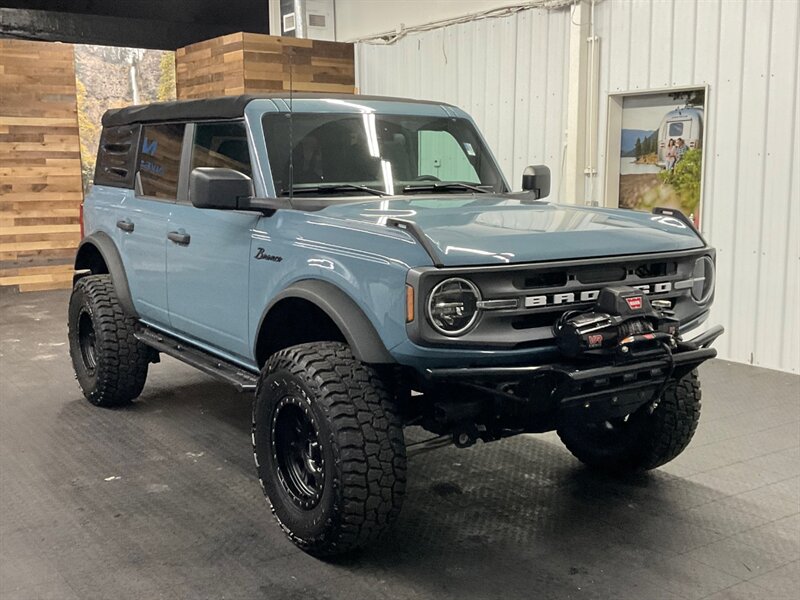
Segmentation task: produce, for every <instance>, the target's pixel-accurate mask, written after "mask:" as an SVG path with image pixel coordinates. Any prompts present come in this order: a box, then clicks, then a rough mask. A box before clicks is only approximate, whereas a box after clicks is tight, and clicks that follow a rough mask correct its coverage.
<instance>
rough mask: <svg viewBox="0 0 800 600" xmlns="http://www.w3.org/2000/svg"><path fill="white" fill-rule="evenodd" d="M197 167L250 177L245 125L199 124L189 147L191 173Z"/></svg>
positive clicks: (238, 123) (250, 170) (236, 123)
mask: <svg viewBox="0 0 800 600" xmlns="http://www.w3.org/2000/svg"><path fill="white" fill-rule="evenodd" d="M197 167H217V168H224V169H233V170H235V171H239V172H241V173H244V174H245V175H247V176H248V177H249V176H250V175H251V174H252V168H251V167H250V150H249V149H248V147H247V131H246V130H245V127H244V123H241V122H235V123H198V124H197V125H196V126H195V130H194V142H193V144H192V169H196V168H197Z"/></svg>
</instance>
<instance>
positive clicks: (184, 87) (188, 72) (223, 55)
mask: <svg viewBox="0 0 800 600" xmlns="http://www.w3.org/2000/svg"><path fill="white" fill-rule="evenodd" d="M175 63H176V82H177V91H178V99H181V100H182V99H186V98H209V97H213V96H233V95H236V94H250V93H258V92H277V91H282V90H288V89H289V80H290V66H291V80H292V88H293V89H294V91H297V92H331V93H340V94H352V93H354V92H355V62H354V50H353V44H344V43H340V42H323V41H318V40H305V39H297V38H291V37H276V36H269V35H262V34H256V33H232V34H230V35H224V36H222V37H218V38H214V39H211V40H206V41H205V42H200V43H197V44H192V45H191V46H186V47H185V48H179V49H178V51H177V53H176V56H175Z"/></svg>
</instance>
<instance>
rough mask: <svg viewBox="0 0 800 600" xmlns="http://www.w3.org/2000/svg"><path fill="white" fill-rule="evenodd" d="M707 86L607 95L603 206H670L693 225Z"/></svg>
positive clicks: (699, 182) (645, 208)
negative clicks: (604, 198)
mask: <svg viewBox="0 0 800 600" xmlns="http://www.w3.org/2000/svg"><path fill="white" fill-rule="evenodd" d="M707 95H708V87H707V86H704V87H692V88H674V89H667V90H653V91H647V92H636V93H631V94H615V95H612V96H610V97H609V115H608V140H607V153H606V156H607V160H606V178H605V181H606V204H607V205H608V206H616V207H619V208H627V209H631V210H642V211H647V212H651V211H652V210H653V209H654V208H655V207H657V206H661V207H666V208H676V209H678V210H680V211H681V212H683V213H684V214H685V215H686V216H688V217H689V218H691V219H692V220H693V221H694V223H695V225H696V226H697V227H698V228H699V227H700V222H701V214H702V196H703V146H704V141H705V130H706V119H707V113H706V98H707Z"/></svg>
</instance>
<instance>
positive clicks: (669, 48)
mask: <svg viewBox="0 0 800 600" xmlns="http://www.w3.org/2000/svg"><path fill="white" fill-rule="evenodd" d="M595 33H596V35H598V36H600V39H601V53H602V55H601V61H600V98H601V103H600V119H599V123H600V131H599V135H598V139H599V148H598V150H599V156H600V161H599V164H600V165H603V164H604V160H605V139H606V113H607V102H606V100H607V98H608V94H614V93H619V92H624V91H637V90H644V89H652V88H664V87H671V86H673V87H674V86H695V85H697V86H702V85H705V84H708V86H709V93H708V98H707V99H706V126H707V131H706V147H705V150H704V159H705V161H706V165H705V181H704V197H703V202H704V208H703V215H702V216H703V224H702V228H703V232H704V234H705V235H706V237H707V238H708V240H709V242H710V243H711V244H712V245H713V246H715V247H716V248H717V269H718V274H717V275H718V277H717V292H716V299H715V303H714V310H713V314H712V319H713V320H714V321H715V322H720V323H722V324H723V325H725V328H726V330H727V332H726V334H725V336H724V337H722V338H721V339H720V340H719V342H717V344H716V347H717V348H718V349H719V351H720V355H721V356H723V357H726V358H730V359H732V360H735V361H738V362H745V363H752V364H756V365H761V366H765V367H770V368H776V369H782V370H786V371H794V372H798V370H800V349H799V348H800V314H799V313H800V309H799V308H798V306H800V305H799V304H798V303H799V302H800V294H798V287H799V286H800V281H798V269H799V267H798V264H799V263H800V240H799V239H798V228H799V226H800V221H798V216H800V215H798V209H800V175H799V174H798V169H800V133H799V131H798V130H799V128H800V114H798V113H799V111H800V109H798V101H800V97H799V96H798V86H799V85H800V75H798V65H799V64H800V62H798V61H799V60H800V58H799V57H798V40H800V3H798V2H795V1H781V0H777V1H770V0H758V1H756V0H751V1H749V2H741V1H735V0H734V1H731V0H724V1H723V0H717V1H708V0H704V1H701V2H689V1H685V0H681V1H673V0H653V1H652V2H649V1H648V2H618V1H612V2H603V3H601V4H598V5H597V7H596V9H595ZM602 176H603V173H602V172H601V173H600V178H601V179H602ZM595 189H598V190H602V189H603V185H602V181H601V182H599V185H596V186H595ZM597 199H598V200H599V201H601V202H602V198H599V197H598V198H597Z"/></svg>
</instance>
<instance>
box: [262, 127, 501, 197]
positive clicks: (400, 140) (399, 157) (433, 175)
mask: <svg viewBox="0 0 800 600" xmlns="http://www.w3.org/2000/svg"><path fill="white" fill-rule="evenodd" d="M262 122H263V127H264V136H265V138H266V142H267V155H268V157H269V164H270V168H271V171H272V177H273V180H274V182H275V189H276V192H277V193H278V194H279V195H288V193H289V190H290V189H293V191H294V193H298V192H302V191H308V190H311V189H319V190H320V191H322V192H324V193H326V194H327V193H328V192H331V193H333V191H334V190H335V188H337V186H340V187H342V189H341V190H339V191H342V192H344V193H350V194H352V193H353V191H352V189H351V190H347V189H346V186H347V185H351V186H352V185H356V186H366V187H369V188H373V189H376V190H380V191H383V192H386V193H389V194H410V193H414V192H415V190H417V191H418V190H428V191H430V189H431V187H432V184H436V185H437V186H438V187H437V189H441V190H445V189H446V190H448V191H450V190H452V191H460V192H462V193H463V192H464V190H465V188H464V187H463V186H461V187H459V186H458V185H454V186H449V187H448V186H446V185H441V184H466V185H470V186H476V187H480V188H481V189H482V190H485V191H494V192H502V191H505V187H504V184H503V178H502V176H501V174H500V172H499V170H498V169H497V166H496V165H495V163H494V161H493V160H492V158H491V157H490V155H489V152H488V150H487V149H486V147H485V146H484V144H483V143H482V142H481V140H480V137H479V136H478V133H477V132H476V131H475V128H474V127H473V126H472V124H471V123H470V122H469V121H467V120H466V119H457V118H450V117H429V116H427V117H426V116H417V115H382V114H378V113H375V112H365V113H360V114H349V113H348V114H338V113H331V114H322V113H319V114H315V113H295V114H293V115H292V116H291V118H290V117H289V115H287V114H276V113H268V114H266V115H264V117H263V119H262ZM290 122H291V127H290ZM290 140H291V142H290ZM290 156H291V159H292V160H291V161H290V160H289V158H290ZM290 162H291V165H290ZM290 166H291V171H292V174H291V175H290ZM439 182H441V184H440V183H439Z"/></svg>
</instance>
